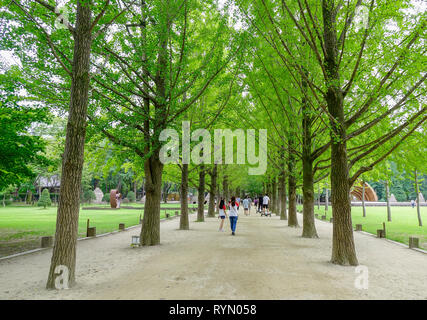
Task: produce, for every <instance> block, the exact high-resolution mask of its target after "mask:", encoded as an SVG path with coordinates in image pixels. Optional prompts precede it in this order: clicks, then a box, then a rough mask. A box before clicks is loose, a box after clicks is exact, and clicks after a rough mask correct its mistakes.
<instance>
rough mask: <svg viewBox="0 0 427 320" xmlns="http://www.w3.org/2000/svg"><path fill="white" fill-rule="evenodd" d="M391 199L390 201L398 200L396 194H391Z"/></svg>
mask: <svg viewBox="0 0 427 320" xmlns="http://www.w3.org/2000/svg"><path fill="white" fill-rule="evenodd" d="M389 201H390V202H397V200H396V197H395V196H394V194H391V196H390V200H389Z"/></svg>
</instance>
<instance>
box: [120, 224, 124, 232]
mask: <svg viewBox="0 0 427 320" xmlns="http://www.w3.org/2000/svg"><path fill="white" fill-rule="evenodd" d="M119 230H120V231H125V224H124V223H119Z"/></svg>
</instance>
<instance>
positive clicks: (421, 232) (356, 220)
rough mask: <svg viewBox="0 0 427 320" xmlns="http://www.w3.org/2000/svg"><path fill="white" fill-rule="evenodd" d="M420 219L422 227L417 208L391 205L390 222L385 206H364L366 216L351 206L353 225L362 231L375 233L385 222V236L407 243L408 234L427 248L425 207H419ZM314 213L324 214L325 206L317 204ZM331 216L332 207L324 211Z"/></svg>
mask: <svg viewBox="0 0 427 320" xmlns="http://www.w3.org/2000/svg"><path fill="white" fill-rule="evenodd" d="M420 209H421V219H422V221H423V227H419V226H418V219H417V209H416V208H411V207H391V219H392V221H391V222H387V207H366V217H365V218H364V217H363V211H362V207H352V208H351V214H352V221H353V227H355V225H356V224H361V225H362V226H363V231H366V232H369V233H372V234H375V235H376V234H377V229H382V226H383V225H382V224H383V222H385V223H386V233H387V238H388V239H391V240H395V241H398V242H401V243H405V244H408V241H409V237H410V236H417V237H419V238H420V247H421V248H423V249H426V250H427V227H426V225H427V207H421V208H420ZM298 211H302V206H301V205H299V206H298ZM314 213H318V214H319V219H320V218H321V216H322V215H325V208H324V207H322V206H321V207H320V209H317V205H316V206H315V208H314ZM331 217H332V207H329V210H328V212H326V219H327V220H328V221H329V218H331Z"/></svg>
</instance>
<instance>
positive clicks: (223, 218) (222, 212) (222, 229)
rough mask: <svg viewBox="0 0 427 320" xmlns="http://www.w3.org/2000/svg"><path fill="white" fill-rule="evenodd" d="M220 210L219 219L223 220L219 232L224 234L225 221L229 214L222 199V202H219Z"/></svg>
mask: <svg viewBox="0 0 427 320" xmlns="http://www.w3.org/2000/svg"><path fill="white" fill-rule="evenodd" d="M218 209H219V216H218V219H220V218H221V222H220V224H219V230H218V231H221V232H224V220H225V218H226V217H227V212H226V211H225V210H226V208H225V201H224V199H222V198H221V201H220V202H219V206H218Z"/></svg>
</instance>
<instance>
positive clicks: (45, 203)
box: [37, 189, 52, 209]
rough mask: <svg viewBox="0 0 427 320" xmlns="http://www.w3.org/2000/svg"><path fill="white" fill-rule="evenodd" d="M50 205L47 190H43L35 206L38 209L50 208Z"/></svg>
mask: <svg viewBox="0 0 427 320" xmlns="http://www.w3.org/2000/svg"><path fill="white" fill-rule="evenodd" d="M51 205H52V200H50V193H49V190H48V189H44V190H43V192H42V194H41V196H40V199H39V201H38V202H37V206H39V207H44V208H45V209H46V207H50V206H51Z"/></svg>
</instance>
